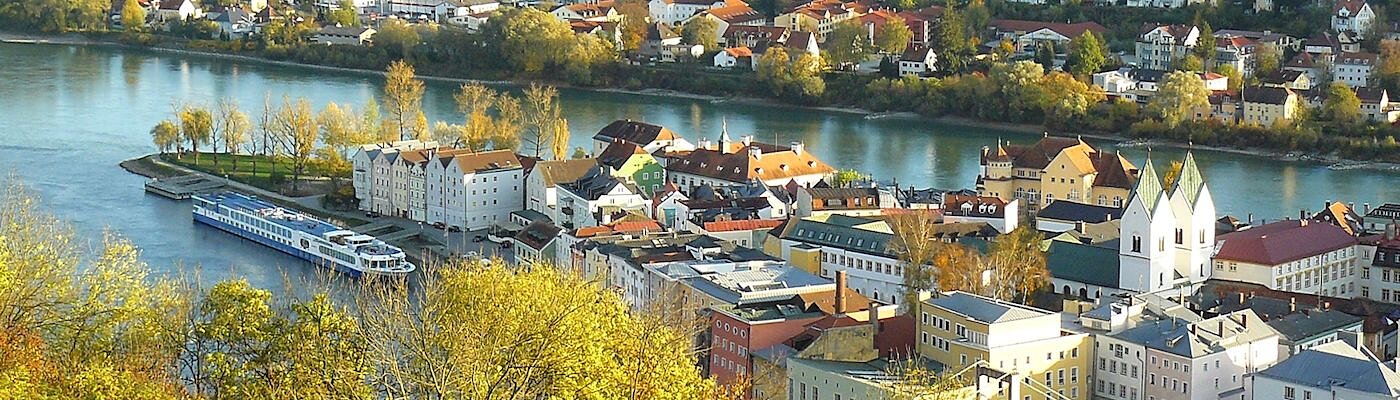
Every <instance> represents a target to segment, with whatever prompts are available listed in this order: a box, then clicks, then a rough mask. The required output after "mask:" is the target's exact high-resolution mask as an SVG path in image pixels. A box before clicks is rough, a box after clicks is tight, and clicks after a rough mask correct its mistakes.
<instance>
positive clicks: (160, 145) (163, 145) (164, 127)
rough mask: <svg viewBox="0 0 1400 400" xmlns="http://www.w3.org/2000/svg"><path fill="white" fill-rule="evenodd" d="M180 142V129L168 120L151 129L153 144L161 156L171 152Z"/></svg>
mask: <svg viewBox="0 0 1400 400" xmlns="http://www.w3.org/2000/svg"><path fill="white" fill-rule="evenodd" d="M179 141H180V127H179V126H176V125H175V123H174V122H170V120H168V119H167V120H163V121H160V123H158V124H156V126H155V127H154V128H151V142H153V143H155V145H156V148H157V149H159V150H160V152H161V154H165V153H167V152H169V151H170V149H171V148H173V147H175V145H176V144H177V143H179Z"/></svg>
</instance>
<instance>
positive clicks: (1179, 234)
mask: <svg viewBox="0 0 1400 400" xmlns="http://www.w3.org/2000/svg"><path fill="white" fill-rule="evenodd" d="M1181 236H1182V234H1181V228H1176V244H1181V242H1182V238H1181Z"/></svg>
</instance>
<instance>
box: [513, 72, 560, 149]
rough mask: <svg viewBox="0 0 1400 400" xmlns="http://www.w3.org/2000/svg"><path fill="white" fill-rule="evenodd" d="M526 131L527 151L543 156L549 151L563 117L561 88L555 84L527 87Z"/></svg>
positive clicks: (525, 143)
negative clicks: (556, 87) (560, 96)
mask: <svg viewBox="0 0 1400 400" xmlns="http://www.w3.org/2000/svg"><path fill="white" fill-rule="evenodd" d="M524 105H525V109H524V111H525V112H524V117H525V118H524V121H525V131H524V135H522V137H521V141H522V142H524V145H525V148H526V151H528V152H530V154H531V155H533V156H535V157H541V155H542V154H544V153H545V152H546V151H549V148H550V146H551V139H552V138H553V136H554V134H555V132H557V131H558V128H557V127H558V124H559V123H560V121H561V120H562V119H563V118H562V117H561V116H560V114H561V112H560V110H559V90H558V89H555V88H554V87H553V86H540V85H538V84H530V87H529V88H528V89H525V104H524Z"/></svg>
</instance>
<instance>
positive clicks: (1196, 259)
mask: <svg viewBox="0 0 1400 400" xmlns="http://www.w3.org/2000/svg"><path fill="white" fill-rule="evenodd" d="M1119 235H1120V236H1119V240H1118V288H1119V289H1123V290H1127V291H1133V292H1159V291H1163V290H1167V289H1172V288H1177V287H1182V286H1186V285H1192V286H1194V285H1198V284H1200V283H1201V282H1204V281H1205V280H1206V279H1209V278H1210V274H1211V268H1210V259H1211V254H1212V252H1213V250H1214V248H1215V201H1214V199H1213V198H1211V194H1210V189H1209V188H1208V187H1207V185H1206V181H1205V178H1204V177H1202V176H1201V171H1200V168H1199V167H1198V166H1197V165H1196V158H1195V156H1193V155H1192V154H1191V152H1190V151H1188V152H1187V153H1186V159H1185V160H1183V161H1182V166H1181V173H1180V175H1179V177H1178V178H1177V179H1176V182H1175V183H1174V184H1173V185H1172V187H1170V188H1165V187H1163V186H1162V181H1161V179H1160V178H1159V177H1158V175H1157V172H1156V170H1155V169H1154V168H1153V167H1152V159H1151V156H1148V160H1147V161H1146V162H1145V163H1144V166H1143V169H1142V171H1141V173H1140V174H1139V175H1138V180H1137V184H1136V185H1135V186H1134V187H1133V190H1132V192H1131V193H1129V198H1128V204H1127V205H1126V206H1125V208H1124V210H1123V219H1122V221H1120V225H1119Z"/></svg>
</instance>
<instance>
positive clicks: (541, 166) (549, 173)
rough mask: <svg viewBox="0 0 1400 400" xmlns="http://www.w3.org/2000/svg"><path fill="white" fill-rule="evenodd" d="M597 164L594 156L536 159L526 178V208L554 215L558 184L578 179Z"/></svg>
mask: <svg viewBox="0 0 1400 400" xmlns="http://www.w3.org/2000/svg"><path fill="white" fill-rule="evenodd" d="M597 165H598V163H597V162H596V161H595V160H594V159H592V158H575V159H569V160H540V161H536V162H535V166H534V167H533V168H531V169H530V172H529V175H528V176H526V178H525V209H526V210H531V211H536V212H539V213H540V214H544V215H554V207H555V206H556V205H557V204H559V194H558V193H559V192H558V191H559V189H558V185H559V184H560V183H569V182H573V181H577V180H578V179H579V178H582V177H583V175H584V174H586V173H588V170H589V169H592V168H594V167H596V166H597Z"/></svg>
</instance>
